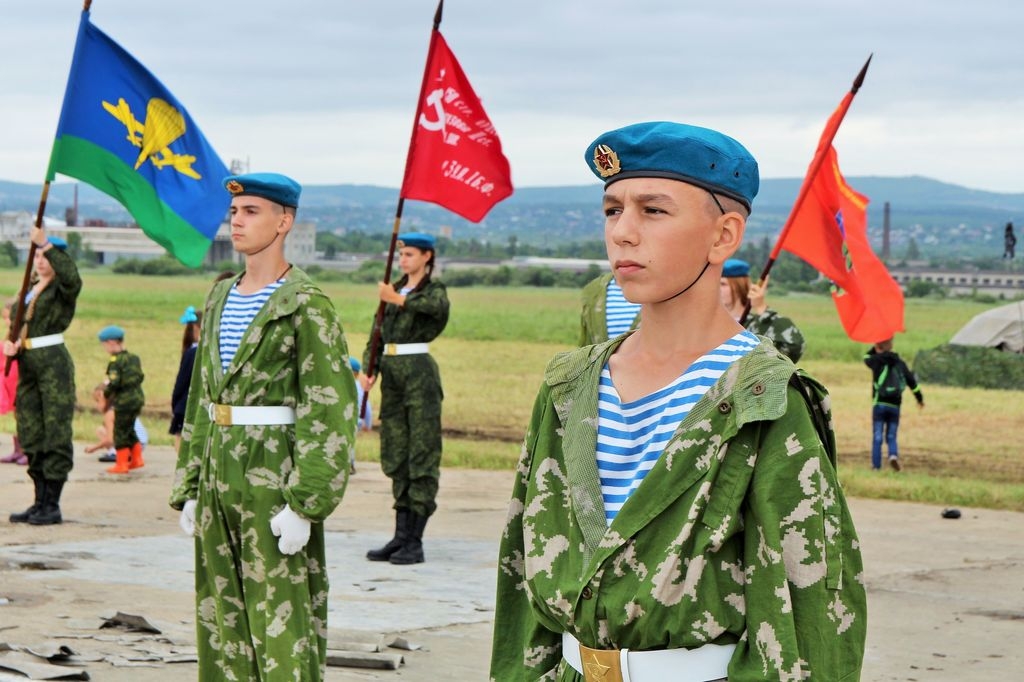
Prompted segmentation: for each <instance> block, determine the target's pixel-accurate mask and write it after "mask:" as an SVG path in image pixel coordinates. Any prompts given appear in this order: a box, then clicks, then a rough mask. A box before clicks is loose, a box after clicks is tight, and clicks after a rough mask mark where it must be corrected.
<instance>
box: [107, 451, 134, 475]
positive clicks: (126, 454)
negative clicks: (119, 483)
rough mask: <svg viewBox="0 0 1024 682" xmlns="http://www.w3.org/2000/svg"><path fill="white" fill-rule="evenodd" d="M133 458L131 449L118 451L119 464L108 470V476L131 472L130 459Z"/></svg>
mask: <svg viewBox="0 0 1024 682" xmlns="http://www.w3.org/2000/svg"><path fill="white" fill-rule="evenodd" d="M131 456H132V451H131V450H130V449H129V448H121V449H119V450H118V451H117V463H116V464H114V466H112V467H110V468H109V469H107V473H108V474H127V473H128V471H129V467H128V459H129V458H130V457H131Z"/></svg>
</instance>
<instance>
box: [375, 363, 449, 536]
mask: <svg viewBox="0 0 1024 682" xmlns="http://www.w3.org/2000/svg"><path fill="white" fill-rule="evenodd" d="M443 399H444V394H443V392H442V390H441V376H440V372H439V371H438V369H437V363H436V362H434V359H433V358H432V357H430V356H429V355H427V354H422V355H405V356H385V357H384V360H383V362H382V363H381V405H380V424H381V426H380V464H381V469H382V470H383V471H384V474H385V475H386V476H387V477H388V478H390V479H391V493H392V495H393V496H394V500H395V504H394V507H395V509H409V510H411V511H412V512H414V513H416V514H418V515H420V516H423V517H429V516H430V515H431V514H433V513H434V511H435V510H436V509H437V502H436V499H437V489H438V483H439V481H440V478H441V401H442V400H443Z"/></svg>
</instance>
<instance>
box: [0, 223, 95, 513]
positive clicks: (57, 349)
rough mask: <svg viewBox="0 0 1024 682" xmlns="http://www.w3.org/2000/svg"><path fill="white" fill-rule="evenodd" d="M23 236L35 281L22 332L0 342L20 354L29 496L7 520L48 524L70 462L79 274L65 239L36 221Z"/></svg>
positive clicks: (18, 402) (21, 435)
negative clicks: (31, 249)
mask: <svg viewBox="0 0 1024 682" xmlns="http://www.w3.org/2000/svg"><path fill="white" fill-rule="evenodd" d="M29 239H31V240H32V243H33V244H35V245H36V251H35V262H34V268H35V276H34V282H33V285H32V288H31V289H30V290H29V292H28V294H27V295H26V297H25V301H24V304H25V305H27V306H28V307H27V308H26V310H25V316H24V321H25V322H24V325H23V326H22V328H21V337H20V338H19V339H18V340H17V341H16V342H14V343H12V342H11V341H9V340H8V341H5V342H4V354H5V355H7V356H12V357H13V356H17V358H18V369H19V372H20V374H19V377H18V393H17V397H16V399H15V415H16V418H17V422H18V439H19V440H20V441H21V448H22V451H23V452H24V453H25V454H26V455H27V456H28V475H29V477H30V478H31V479H32V482H33V483H34V484H35V501H34V502H33V503H32V506H30V507H29V508H28V509H26V510H25V511H23V512H21V513H15V514H11V516H10V520H11V523H25V522H28V523H31V524H33V525H50V524H55V523H60V522H61V521H62V520H63V519H62V517H61V513H60V496H61V492H62V490H63V489H64V482H65V481H67V480H68V473H69V472H70V471H71V467H72V465H73V460H72V456H73V455H74V446H73V445H72V442H71V436H72V431H71V420H72V419H73V418H74V415H75V363H74V362H73V361H72V360H71V354H70V353H69V352H68V349H67V346H65V345H64V336H63V334H64V330H66V329H67V328H68V326H69V325H70V324H71V318H73V317H74V315H75V305H76V303H77V301H78V294H79V293H80V292H81V291H82V278H81V277H80V276H79V274H78V268H77V267H75V261H74V260H73V259H72V258H71V256H69V255H68V254H67V252H66V249H67V244H66V243H65V242H64V240H62V239H58V238H56V237H50V238H47V237H46V233H45V231H44V230H43V229H42V228H39V227H33V228H32V230H31V232H30V233H29Z"/></svg>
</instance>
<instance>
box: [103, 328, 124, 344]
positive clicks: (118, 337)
mask: <svg viewBox="0 0 1024 682" xmlns="http://www.w3.org/2000/svg"><path fill="white" fill-rule="evenodd" d="M99 337H100V341H124V330H123V329H121V328H120V327H118V326H117V325H116V324H112V325H110V326H109V327H104V328H103V329H101V330H100V333H99Z"/></svg>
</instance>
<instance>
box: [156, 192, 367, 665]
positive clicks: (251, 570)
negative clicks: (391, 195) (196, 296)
mask: <svg viewBox="0 0 1024 682" xmlns="http://www.w3.org/2000/svg"><path fill="white" fill-rule="evenodd" d="M225 187H226V188H227V190H228V192H230V194H231V195H232V199H231V240H232V243H233V245H234V248H235V250H236V251H238V252H239V253H242V254H244V256H245V270H244V271H243V272H242V273H241V274H240V275H238V276H236V277H233V278H231V279H226V280H223V281H220V282H218V283H216V284H215V285H214V288H213V290H212V291H211V292H210V295H209V296H208V297H207V300H206V306H205V310H204V312H203V326H202V330H201V333H200V340H199V346H198V347H197V349H196V361H195V367H194V369H193V373H192V385H191V388H190V391H189V397H188V404H187V407H186V410H185V425H184V429H183V433H182V442H181V448H180V451H179V453H178V465H177V471H176V474H175V484H174V489H173V490H172V492H171V498H170V504H171V506H172V507H173V508H175V509H179V510H181V520H180V522H181V526H182V529H183V530H185V532H186V533H189V534H190V535H193V534H194V535H195V536H196V541H195V545H196V628H197V635H198V637H197V645H198V650H199V677H200V679H201V680H211V681H212V680H218V681H219V680H263V681H265V682H266V681H276V680H300V679H301V680H304V681H312V682H316V680H321V679H323V676H324V670H325V666H326V657H327V639H326V636H327V592H328V583H327V564H326V559H325V556H324V529H323V522H324V520H325V519H326V518H327V517H328V516H329V515H330V514H331V512H332V511H334V509H335V507H336V506H337V505H338V503H339V502H340V501H341V497H342V494H343V493H344V490H345V485H346V483H347V480H348V469H349V462H350V461H351V458H352V454H353V448H354V445H355V419H356V397H355V392H356V391H355V383H354V382H353V381H352V374H351V372H350V370H349V364H348V346H347V344H346V341H345V335H344V333H343V331H342V328H341V324H340V322H339V321H338V316H337V314H336V313H335V310H334V306H333V305H332V304H331V301H330V299H329V298H328V297H327V296H325V295H324V294H323V292H322V291H320V289H318V288H317V287H316V286H315V285H314V284H313V282H312V281H311V280H310V278H309V276H308V275H306V273H304V272H302V271H301V270H300V269H298V268H295V267H292V266H291V265H290V264H289V263H288V262H287V261H286V260H285V257H284V240H285V237H286V236H287V234H288V232H289V231H290V230H291V228H292V225H293V222H294V220H295V212H296V208H297V206H298V201H299V193H300V191H301V187H300V186H299V184H298V183H296V182H295V181H294V180H292V179H291V178H287V177H285V176H283V175H278V174H276V173H252V174H248V175H238V176H232V177H228V178H226V179H225Z"/></svg>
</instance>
